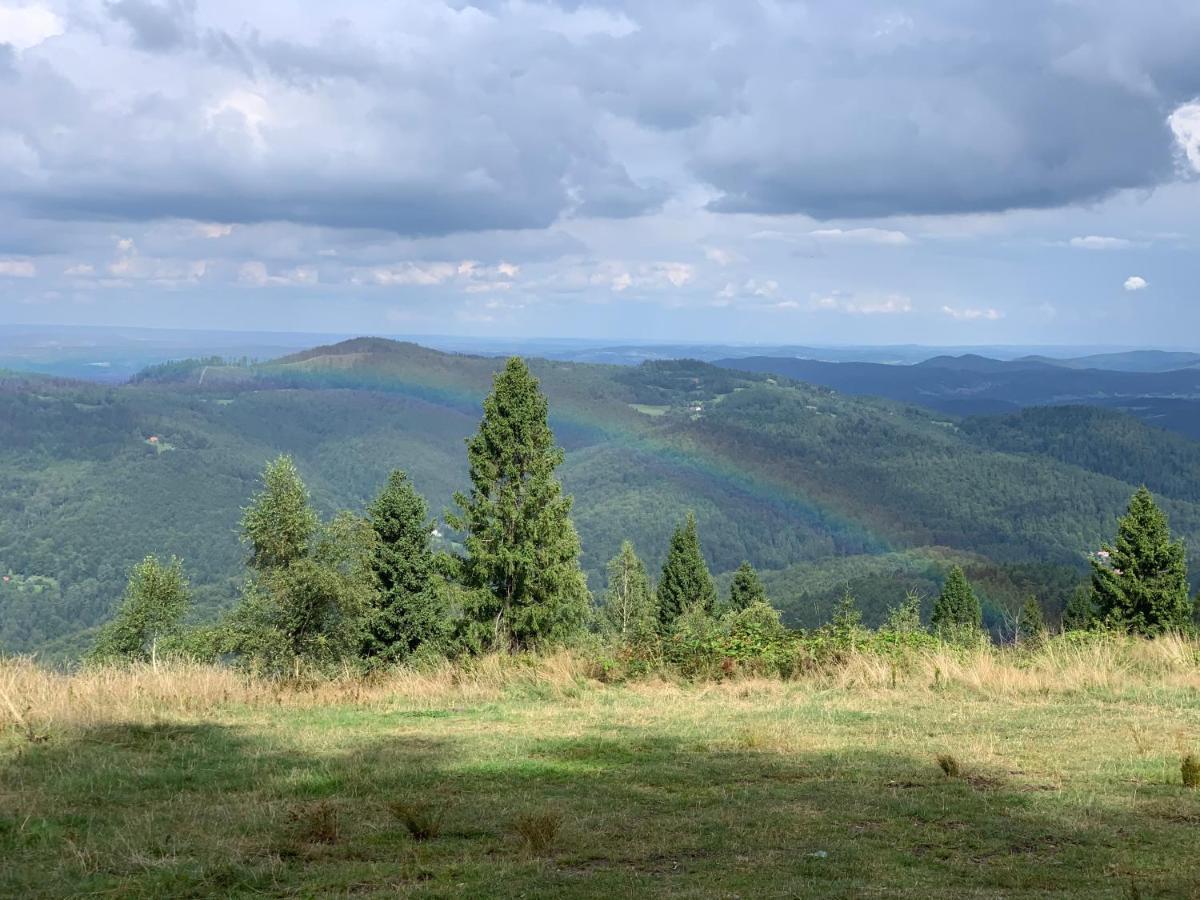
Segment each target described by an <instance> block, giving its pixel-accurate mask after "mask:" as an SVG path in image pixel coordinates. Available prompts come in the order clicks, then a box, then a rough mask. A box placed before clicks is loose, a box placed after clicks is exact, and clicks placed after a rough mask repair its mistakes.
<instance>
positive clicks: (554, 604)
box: [448, 357, 590, 649]
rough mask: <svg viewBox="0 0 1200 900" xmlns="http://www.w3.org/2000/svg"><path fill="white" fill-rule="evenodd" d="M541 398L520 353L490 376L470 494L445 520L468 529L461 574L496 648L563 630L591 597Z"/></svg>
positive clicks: (470, 449)
mask: <svg viewBox="0 0 1200 900" xmlns="http://www.w3.org/2000/svg"><path fill="white" fill-rule="evenodd" d="M548 412H549V410H548V406H547V403H546V397H545V395H543V394H542V392H541V389H540V388H539V387H538V383H537V379H535V378H534V377H533V375H532V373H530V371H529V368H528V367H527V366H526V365H525V363H524V361H522V360H521V359H520V358H519V357H512V358H511V359H509V360H508V362H507V363H506V364H505V366H504V369H503V370H502V371H501V372H500V373H499V374H497V375H496V378H495V381H494V383H493V387H492V392H491V394H489V395H488V397H487V399H485V400H484V402H483V420H482V421H481V422H480V424H479V431H478V432H477V433H476V434H475V435H474V436H472V437H471V438H469V439H468V441H467V460H468V462H469V464H470V475H471V493H470V496H466V495H464V494H461V493H459V494H456V495H455V502H456V503H457V504H458V505H459V507H460V508H461V513H460V514H457V515H453V516H450V517H448V521H449V522H450V524H451V525H452V526H453V527H454V528H457V529H459V530H460V531H464V532H466V542H465V543H466V550H467V558H466V561H465V565H464V575H465V577H466V579H467V582H468V584H469V586H470V587H472V588H474V589H475V596H476V599H477V607H476V609H475V610H474V612H475V615H476V617H477V618H478V619H479V620H480V621H481V622H486V623H487V624H488V625H489V626H490V630H491V641H492V643H493V644H494V645H495V646H499V647H508V648H510V649H522V648H526V647H530V646H534V645H537V644H543V643H546V642H552V641H556V640H560V639H562V638H564V637H566V636H567V635H568V634H569V633H571V632H572V631H574V630H576V629H578V628H579V626H580V625H581V624H582V623H583V621H584V618H585V617H586V615H587V609H588V605H589V603H590V599H589V594H588V590H587V582H586V581H585V579H584V575H583V572H582V570H581V569H580V568H579V535H578V533H577V532H576V531H575V525H574V524H573V523H572V522H571V517H570V514H571V498H570V497H565V496H563V493H562V485H561V484H560V483H559V481H558V479H557V478H556V477H555V474H554V473H555V469H556V468H557V467H558V466H559V464H560V463H562V461H563V451H562V449H561V448H560V447H558V446H557V445H556V444H555V443H554V434H553V432H551V430H550V425H549V422H548V420H547V419H548Z"/></svg>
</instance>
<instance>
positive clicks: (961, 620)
mask: <svg viewBox="0 0 1200 900" xmlns="http://www.w3.org/2000/svg"><path fill="white" fill-rule="evenodd" d="M982 625H983V609H982V607H981V606H980V604H979V598H978V597H976V596H975V591H974V590H972V588H971V584H970V582H968V581H967V576H966V575H965V574H963V570H962V567H961V566H954V567H953V568H952V569H951V570H950V573H949V574H948V575H947V576H946V581H945V583H943V585H942V591H941V593H940V594H938V597H937V600H936V601H935V602H934V604H933V617H932V618H931V619H930V621H929V626H930V628H931V629H932V630H933V632H934V634H937V635H939V636H940V637H942V638H945V639H947V640H962V639H965V638H969V637H973V636H974V635H976V634H978V633H979V629H980V628H981V627H982Z"/></svg>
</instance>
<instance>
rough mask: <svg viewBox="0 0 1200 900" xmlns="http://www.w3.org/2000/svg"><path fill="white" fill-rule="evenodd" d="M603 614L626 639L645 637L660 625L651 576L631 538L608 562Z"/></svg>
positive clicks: (605, 620)
mask: <svg viewBox="0 0 1200 900" xmlns="http://www.w3.org/2000/svg"><path fill="white" fill-rule="evenodd" d="M602 615H603V618H604V622H605V623H606V624H607V626H608V627H609V628H611V629H612V630H613V631H614V632H615V633H616V634H617V635H619V636H620V637H621V638H622V639H625V640H629V639H638V638H642V637H645V636H647V635H648V634H650V633H652V632H653V631H654V628H655V626H656V625H657V617H656V615H655V608H654V593H653V592H652V591H651V590H650V578H649V576H648V575H647V574H646V566H645V564H644V563H643V562H642V561H641V559H639V558H638V555H637V553H636V552H635V551H634V549H633V544H632V543H630V542H629V541H624V542H622V544H621V550H620V552H618V553H617V555H616V556H614V557H613V558H612V559H611V560H610V561H609V563H608V590H607V591H606V593H605V595H604V608H603V610H602Z"/></svg>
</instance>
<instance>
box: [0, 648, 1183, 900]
mask: <svg viewBox="0 0 1200 900" xmlns="http://www.w3.org/2000/svg"><path fill="white" fill-rule="evenodd" d="M1198 659H1200V645H1197V644H1195V643H1191V642H1189V641H1186V640H1183V639H1177V638H1164V639H1159V640H1157V641H1155V642H1139V641H1135V640H1127V639H1119V638H1104V639H1099V638H1098V639H1095V640H1091V641H1063V640H1055V641H1051V642H1050V644H1049V645H1048V646H1046V647H1045V648H1043V649H1041V650H1039V651H1037V652H1035V653H1021V652H1019V651H1015V650H1011V649H995V648H984V649H980V650H976V651H962V652H959V653H955V652H954V651H950V650H938V651H929V652H924V653H914V654H912V655H910V656H907V657H905V658H903V659H900V660H898V661H897V660H889V659H887V658H884V657H879V656H869V655H862V656H852V657H851V658H849V659H847V660H845V661H843V662H841V663H840V664H839V665H838V666H836V667H834V668H830V669H827V670H825V671H820V672H813V673H811V674H808V675H805V676H804V677H802V678H799V679H797V680H793V681H779V680H765V679H763V680H760V679H754V678H733V679H730V680H726V681H722V682H716V683H713V682H709V683H696V684H689V683H684V682H678V681H675V680H672V679H669V678H662V677H653V678H646V679H642V680H637V681H632V682H628V683H624V684H605V683H602V682H601V681H599V680H596V679H595V678H594V677H593V675H592V673H591V671H590V667H589V665H588V663H587V662H586V661H585V660H582V659H580V658H578V657H574V656H571V655H568V654H561V655H558V656H553V657H549V658H543V659H533V658H503V657H486V658H483V659H479V660H476V661H474V662H473V663H471V664H470V665H465V666H464V665H458V666H451V665H445V666H442V667H438V668H432V669H428V670H424V671H402V672H397V673H393V674H389V675H387V676H381V677H379V678H377V679H374V680H362V679H350V678H347V679H346V680H343V681H332V682H323V683H318V684H314V685H310V686H286V685H283V684H280V683H275V682H268V681H261V680H255V679H253V678H251V677H249V676H245V675H241V674H238V673H236V672H233V671H230V670H227V669H221V668H216V667H190V666H184V665H173V666H164V667H161V668H159V669H158V670H154V669H152V668H148V667H147V668H112V669H94V670H86V671H83V672H79V673H74V674H61V673H55V672H51V671H48V670H45V669H41V668H38V667H37V666H35V665H34V664H32V663H30V662H27V661H22V660H10V661H7V662H3V663H0V860H2V861H3V865H0V896H11V897H64V896H95V897H164V896H170V897H208V896H212V897H237V896H268V897H270V896H289V897H290V896H351V895H353V896H414V897H455V896H471V897H539V898H540V897H642V896H651V895H653V896H663V897H728V898H734V897H742V898H749V897H871V896H880V897H882V896H887V897H914V898H922V900H926V898H939V897H955V898H962V897H1049V896H1062V895H1075V896H1081V897H1126V898H1129V897H1188V896H1200V856H1198V855H1197V854H1196V834H1197V826H1200V790H1196V789H1190V788H1185V787H1184V786H1183V784H1182V782H1181V759H1182V757H1183V756H1184V755H1186V754H1187V753H1189V752H1193V751H1197V752H1200V665H1198V663H1197V660H1198ZM939 757H941V760H940V762H939Z"/></svg>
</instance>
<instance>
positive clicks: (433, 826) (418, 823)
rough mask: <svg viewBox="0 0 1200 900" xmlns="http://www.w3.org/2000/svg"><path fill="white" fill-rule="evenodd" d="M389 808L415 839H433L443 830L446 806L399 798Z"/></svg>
mask: <svg viewBox="0 0 1200 900" xmlns="http://www.w3.org/2000/svg"><path fill="white" fill-rule="evenodd" d="M388 808H389V809H390V810H391V811H392V815H393V816H395V817H396V818H397V819H399V820H400V821H401V822H402V823H403V824H404V827H405V828H407V829H408V833H409V834H410V835H411V836H412V839H413V840H414V841H431V840H433V839H434V838H435V837H437V836H438V835H439V834H441V832H442V820H443V819H444V818H445V816H446V808H445V807H444V806H440V805H438V804H436V803H430V802H427V801H420V800H397V801H396V802H394V803H391V804H389V805H388Z"/></svg>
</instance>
